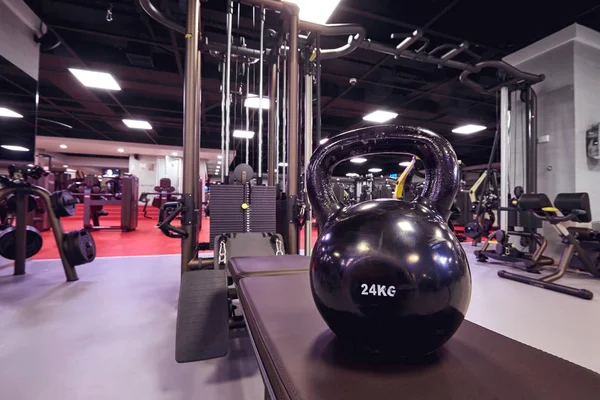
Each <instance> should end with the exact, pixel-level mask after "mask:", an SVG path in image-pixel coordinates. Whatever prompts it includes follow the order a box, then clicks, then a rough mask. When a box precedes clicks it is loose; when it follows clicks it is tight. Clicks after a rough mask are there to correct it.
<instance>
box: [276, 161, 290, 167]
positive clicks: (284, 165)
mask: <svg viewBox="0 0 600 400" xmlns="http://www.w3.org/2000/svg"><path fill="white" fill-rule="evenodd" d="M277 165H278V166H280V167H287V166H288V163H282V162H280V163H279V164H277Z"/></svg>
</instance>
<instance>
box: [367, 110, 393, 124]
mask: <svg viewBox="0 0 600 400" xmlns="http://www.w3.org/2000/svg"><path fill="white" fill-rule="evenodd" d="M397 116H398V113H395V112H389V111H382V110H377V111H373V112H372V113H371V114H368V115H365V116H364V117H363V120H365V121H369V122H378V123H380V124H381V123H384V122H387V121H389V120H391V119H394V118H396V117H397Z"/></svg>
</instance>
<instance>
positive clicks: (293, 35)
mask: <svg viewBox="0 0 600 400" xmlns="http://www.w3.org/2000/svg"><path fill="white" fill-rule="evenodd" d="M298 20H299V18H298V14H296V13H293V14H292V15H290V52H289V55H288V85H289V87H288V112H289V121H288V144H287V145H288V151H287V153H288V168H289V169H288V171H289V174H288V175H289V176H288V184H287V196H288V207H289V211H291V210H293V209H294V208H295V207H294V206H295V204H296V201H297V198H298V175H299V174H298V172H299V160H298V91H299V86H300V81H299V79H298ZM289 211H288V215H290V216H292V218H290V220H289V223H288V238H289V247H290V248H289V252H290V254H297V253H298V229H297V227H296V221H295V218H294V215H293V213H291V212H289Z"/></svg>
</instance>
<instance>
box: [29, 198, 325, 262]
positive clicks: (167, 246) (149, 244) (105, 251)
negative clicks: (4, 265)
mask: <svg viewBox="0 0 600 400" xmlns="http://www.w3.org/2000/svg"><path fill="white" fill-rule="evenodd" d="M104 209H105V210H106V211H108V215H107V216H106V217H102V218H100V223H101V224H102V225H118V224H119V221H120V207H118V206H107V207H104ZM148 215H149V216H152V219H147V218H144V217H143V216H142V212H141V207H140V216H139V219H138V228H137V229H136V230H135V231H132V232H121V231H120V230H102V231H94V232H92V236H94V241H95V242H96V249H97V257H120V256H146V255H162V254H180V253H181V241H180V240H178V239H171V238H168V237H166V236H165V235H163V234H162V233H161V232H160V231H159V230H158V229H156V227H155V226H156V222H157V216H158V210H157V209H156V208H150V207H149V208H148ZM61 221H62V224H63V228H64V230H65V232H68V231H71V230H76V229H82V228H83V211H82V209H81V207H78V211H77V214H75V215H74V216H72V217H68V218H62V219H61ZM209 234H210V218H203V220H202V230H201V231H200V237H199V238H198V241H199V242H208V240H209ZM302 236H303V235H300V237H301V238H302ZM42 237H43V239H44V245H43V247H42V250H40V252H39V253H38V254H36V256H35V257H34V259H36V260H46V259H57V258H59V256H58V249H57V248H56V242H55V241H54V236H53V234H52V231H46V232H42ZM316 238H317V233H316V230H315V231H314V233H313V243H314V242H315V241H316ZM300 248H303V246H302V240H301V246H300Z"/></svg>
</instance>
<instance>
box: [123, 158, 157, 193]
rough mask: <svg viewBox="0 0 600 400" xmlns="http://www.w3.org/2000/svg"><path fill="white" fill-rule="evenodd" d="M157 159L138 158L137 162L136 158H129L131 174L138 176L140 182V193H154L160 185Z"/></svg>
mask: <svg viewBox="0 0 600 400" xmlns="http://www.w3.org/2000/svg"><path fill="white" fill-rule="evenodd" d="M157 164H158V159H157V157H152V156H138V159H137V160H136V159H135V157H134V156H129V172H130V173H131V174H133V175H135V176H137V177H138V178H139V180H140V189H139V192H140V193H142V192H154V187H155V186H156V185H158V180H159V179H160V178H158V177H157V167H158V165H157Z"/></svg>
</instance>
